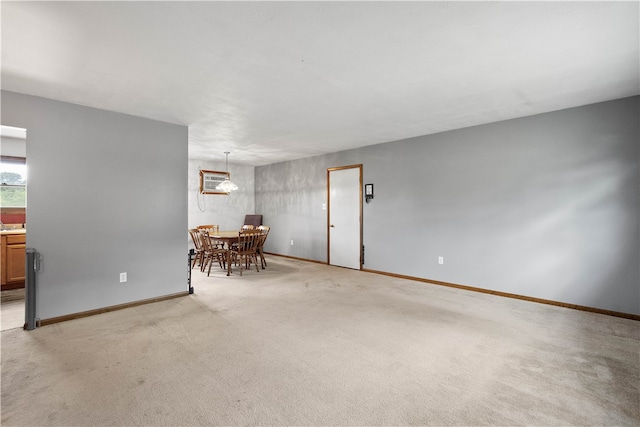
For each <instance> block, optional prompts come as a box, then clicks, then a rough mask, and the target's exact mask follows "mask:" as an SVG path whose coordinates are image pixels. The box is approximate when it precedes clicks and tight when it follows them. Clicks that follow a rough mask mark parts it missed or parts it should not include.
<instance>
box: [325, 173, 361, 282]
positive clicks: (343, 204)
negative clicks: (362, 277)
mask: <svg viewBox="0 0 640 427" xmlns="http://www.w3.org/2000/svg"><path fill="white" fill-rule="evenodd" d="M327 190H328V221H327V239H328V244H327V248H328V254H327V262H328V264H330V265H335V266H339V267H347V268H353V269H356V270H360V269H361V268H362V165H351V166H341V167H336V168H329V169H327Z"/></svg>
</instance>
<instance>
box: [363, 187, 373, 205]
mask: <svg viewBox="0 0 640 427" xmlns="http://www.w3.org/2000/svg"><path fill="white" fill-rule="evenodd" d="M371 199H373V184H365V185H364V201H365V202H367V203H369V201H370V200H371Z"/></svg>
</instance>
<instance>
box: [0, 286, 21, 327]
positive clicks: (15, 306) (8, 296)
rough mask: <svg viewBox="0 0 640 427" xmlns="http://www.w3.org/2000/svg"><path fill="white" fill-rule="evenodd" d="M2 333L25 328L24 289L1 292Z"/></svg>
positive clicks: (0, 324)
mask: <svg viewBox="0 0 640 427" xmlns="http://www.w3.org/2000/svg"><path fill="white" fill-rule="evenodd" d="M0 297H1V300H0V331H5V330H7V329H13V328H22V327H23V326H24V303H25V301H24V288H22V289H12V290H9V291H2V292H0Z"/></svg>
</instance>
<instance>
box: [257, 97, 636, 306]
mask: <svg viewBox="0 0 640 427" xmlns="http://www.w3.org/2000/svg"><path fill="white" fill-rule="evenodd" d="M639 116H640V109H639V98H638V97H632V98H626V99H622V100H616V101H611V102H605V103H600V104H594V105H589V106H585V107H580V108H573V109H568V110H562V111H557V112H552V113H548V114H542V115H537V116H532V117H525V118H521V119H515V120H509V121H504V122H499V123H493V124H489V125H483V126H476V127H472V128H467V129H461V130H455V131H451V132H445V133H440V134H436V135H429V136H423V137H418V138H412V139H408V140H403V141H397V142H392V143H386V144H380V145H376V146H371V147H365V148H362V149H357V150H349V151H344V152H340V153H336V154H331V155H326V156H318V157H312V158H307V159H301V160H297V161H291V162H284V163H279V164H273V165H268V166H261V167H257V168H256V211H257V212H258V213H262V214H263V215H264V220H265V223H266V224H268V225H271V226H272V231H271V233H270V235H269V240H268V241H267V244H266V248H265V250H267V251H270V252H274V253H279V254H284V255H292V256H298V257H302V258H308V259H313V260H318V261H326V253H327V245H326V211H323V210H322V204H323V203H326V198H327V196H326V169H327V168H328V167H334V166H342V165H347V164H356V163H362V164H363V173H364V183H374V184H375V199H374V200H373V201H371V203H370V204H364V213H363V216H364V218H363V221H364V222H363V224H364V225H363V227H364V245H365V247H366V259H365V263H366V264H365V268H368V269H372V270H379V271H385V272H390V273H397V274H404V275H409V276H415V277H419V278H426V279H432V280H439V281H445V282H451V283H457V284H462V285H468V286H474V287H478V288H484V289H490V290H497V291H502V292H509V293H514V294H519V295H525V296H530V297H536V298H543V299H549V300H554V301H560V302H565V303H569V304H579V305H584V306H589V307H595V308H600V309H605V310H614V311H619V312H625V313H631V314H640V266H639V261H638V260H639V259H640V236H639V228H640V223H639V222H640V219H639V218H640V214H639V210H640V200H639V194H640V172H639V162H640V148H639V140H640V134H639V132H640V131H639V119H638V117H639ZM291 239H294V242H295V245H294V246H291V245H290V240H291ZM438 256H443V257H444V260H445V262H444V265H438V263H437V257H438Z"/></svg>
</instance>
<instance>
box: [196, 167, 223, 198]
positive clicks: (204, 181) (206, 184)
mask: <svg viewBox="0 0 640 427" xmlns="http://www.w3.org/2000/svg"><path fill="white" fill-rule="evenodd" d="M228 178H229V173H228V172H220V171H210V170H204V169H203V170H200V193H202V194H229V193H227V192H226V191H220V190H216V187H217V186H218V184H220V183H221V182H223V181H224V180H225V179H228Z"/></svg>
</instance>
